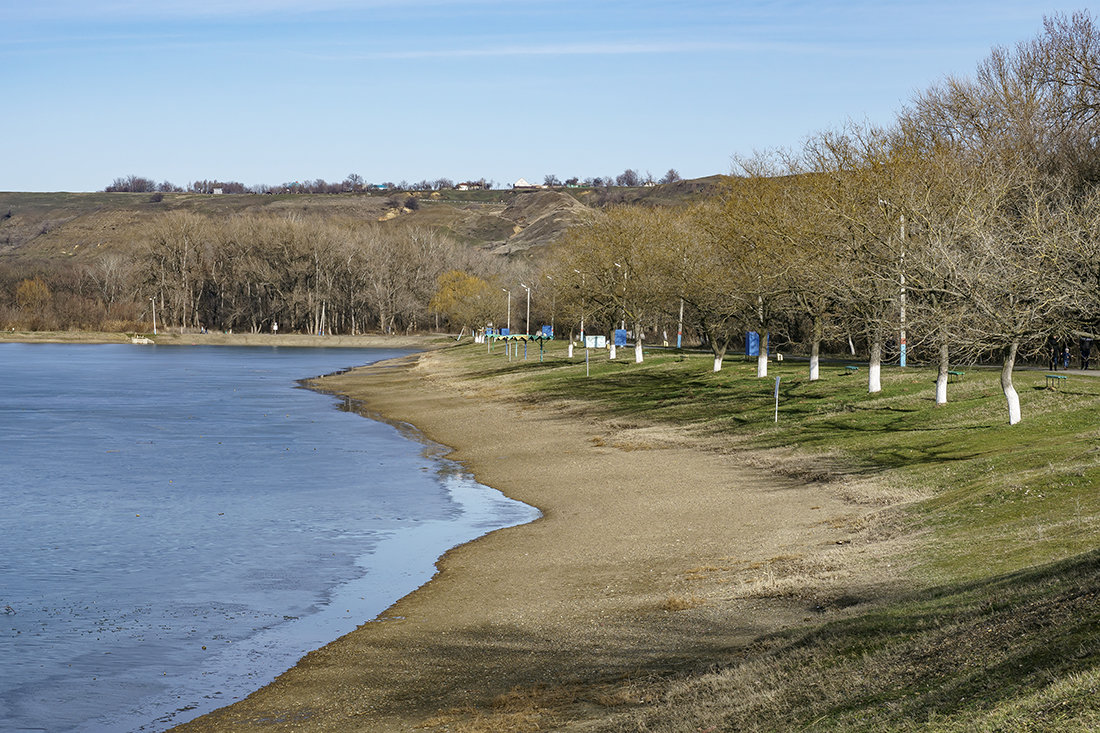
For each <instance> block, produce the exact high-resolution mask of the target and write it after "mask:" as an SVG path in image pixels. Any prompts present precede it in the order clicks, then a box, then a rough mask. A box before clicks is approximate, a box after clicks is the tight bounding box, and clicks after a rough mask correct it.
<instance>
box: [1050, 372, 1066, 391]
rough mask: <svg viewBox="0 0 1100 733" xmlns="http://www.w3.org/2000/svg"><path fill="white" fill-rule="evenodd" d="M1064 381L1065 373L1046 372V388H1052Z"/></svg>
mask: <svg viewBox="0 0 1100 733" xmlns="http://www.w3.org/2000/svg"><path fill="white" fill-rule="evenodd" d="M1065 383H1066V375H1065V374H1048V375H1047V388H1048V389H1054V388H1055V387H1057V386H1058V385H1059V384H1065Z"/></svg>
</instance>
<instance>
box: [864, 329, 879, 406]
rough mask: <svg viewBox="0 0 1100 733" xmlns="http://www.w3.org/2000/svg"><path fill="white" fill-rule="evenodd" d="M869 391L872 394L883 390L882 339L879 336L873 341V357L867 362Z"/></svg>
mask: <svg viewBox="0 0 1100 733" xmlns="http://www.w3.org/2000/svg"><path fill="white" fill-rule="evenodd" d="M867 391H868V392H869V393H871V394H876V393H878V392H881V391H882V339H880V338H878V337H875V339H874V340H873V341H872V342H871V359H870V361H869V362H868V363H867Z"/></svg>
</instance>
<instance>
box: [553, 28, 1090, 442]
mask: <svg viewBox="0 0 1100 733" xmlns="http://www.w3.org/2000/svg"><path fill="white" fill-rule="evenodd" d="M1098 70H1100V32H1098V30H1097V28H1096V26H1095V24H1094V22H1093V20H1092V18H1091V16H1089V15H1088V14H1085V13H1080V14H1076V15H1074V16H1072V17H1068V18H1067V17H1061V16H1059V17H1054V18H1050V19H1048V20H1047V21H1046V24H1045V30H1044V32H1043V33H1042V34H1041V35H1040V36H1039V37H1038V38H1036V39H1035V40H1033V41H1030V42H1028V43H1024V44H1021V45H1020V46H1018V47H1017V48H1015V49H1011V50H1006V49H998V50H995V51H994V52H993V53H992V55H991V56H990V57H989V58H988V59H987V60H986V61H985V62H984V63H983V64H982V65H981V66H980V67H979V69H978V70H977V73H976V74H975V75H974V76H973V77H969V78H965V79H963V78H951V79H947V80H946V81H944V82H943V83H942V84H939V85H937V86H935V87H933V88H931V89H929V90H927V91H925V92H923V93H921V94H920V95H918V96H917V97H916V98H915V100H914V101H913V103H912V104H911V105H910V106H909V107H907V108H906V109H905V110H903V112H902V113H901V114H900V115H899V117H898V119H897V120H896V122H895V123H894V124H893V125H891V126H890V127H888V128H877V127H873V126H869V125H859V124H850V125H848V126H846V127H844V128H842V129H839V130H834V131H828V132H824V133H819V134H816V135H813V136H811V137H810V138H809V139H808V140H807V142H806V144H805V145H804V147H803V148H802V149H801V150H799V151H796V152H788V153H783V154H774V155H767V156H757V157H755V158H752V159H748V160H742V161H739V168H740V171H739V173H740V175H738V176H736V177H734V178H733V179H731V181H730V182H729V185H728V186H727V188H726V190H725V192H724V195H723V196H722V197H721V198H720V200H717V201H712V202H708V203H706V204H703V205H699V206H696V207H694V208H692V209H691V210H687V211H669V210H641V209H637V208H634V209H630V208H620V209H613V210H609V211H606V212H601V213H598V214H596V215H595V216H593V217H592V219H591V221H589V222H588V223H587V224H586V225H585V226H583V227H581V228H578V229H577V230H576V231H575V232H574V234H573V236H572V238H571V240H570V241H569V242H568V243H567V244H566V245H564V246H563V247H562V248H561V251H560V252H559V254H558V261H557V263H556V265H555V267H554V270H553V278H554V282H555V283H558V284H559V287H560V292H559V293H558V294H557V297H556V300H557V303H559V304H560V305H561V306H562V307H564V308H565V309H568V311H569V312H570V314H571V316H572V317H573V318H575V319H578V320H579V318H580V317H582V316H583V317H585V318H586V319H587V321H588V323H590V324H591V323H601V324H602V325H603V326H605V327H606V326H609V325H610V324H612V323H614V322H615V321H619V322H625V323H627V324H631V325H632V326H633V329H634V331H635V333H636V334H637V335H638V336H639V338H638V344H639V346H638V347H637V349H638V350H637V354H638V355H637V358H638V359H641V350H640V342H641V335H642V334H644V333H645V332H646V330H647V329H649V328H653V327H658V326H659V325H660V324H662V323H663V324H668V323H669V322H670V321H674V320H675V319H677V318H678V317H679V315H680V313H683V318H684V320H685V321H686V322H687V323H688V324H689V326H690V327H691V328H692V329H694V330H697V331H698V332H699V333H701V334H702V335H703V339H704V341H705V342H706V343H707V344H709V345H710V348H711V349H712V350H713V352H714V356H715V369H716V370H717V369H719V368H720V367H721V362H722V357H723V355H724V353H725V350H726V348H727V347H728V345H729V344H730V342H731V340H732V339H734V338H736V337H737V336H738V335H739V334H743V333H744V332H745V331H748V330H753V331H757V332H759V333H761V334H762V335H763V336H765V337H767V336H768V335H771V336H772V337H773V342H774V341H776V340H779V341H799V342H801V343H804V344H806V346H807V350H808V351H809V353H810V356H811V359H810V378H811V379H816V378H817V376H818V359H817V357H818V353H819V349H820V344H821V342H822V340H823V339H826V338H830V337H831V338H835V339H843V338H850V337H851V336H853V335H854V336H856V338H857V339H859V340H860V341H862V343H864V344H865V347H866V349H867V351H868V354H869V370H868V373H869V376H868V379H869V382H868V388H869V390H870V391H871V392H877V391H879V390H880V389H881V381H880V367H881V362H882V358H883V351H884V348H885V346H886V345H887V343H888V342H889V341H890V340H892V339H898V340H900V344H899V346H900V348H901V350H902V353H903V354H905V353H906V350H910V351H909V353H912V351H911V350H913V349H915V350H916V352H917V353H918V354H920V355H922V356H923V357H924V358H926V359H929V360H934V361H935V362H936V363H937V364H938V365H939V378H938V382H937V401H938V402H940V403H942V402H945V401H946V399H947V392H946V390H947V381H948V380H947V377H948V370H949V364H950V363H952V362H956V363H958V362H970V361H974V360H976V359H988V358H991V357H993V356H998V357H999V358H1000V360H1001V363H1002V365H1003V368H1002V378H1001V380H1002V387H1003V390H1004V394H1005V397H1006V401H1007V404H1008V410H1009V420H1010V422H1011V423H1015V422H1018V421H1019V419H1020V406H1019V398H1018V396H1017V394H1016V391H1015V389H1014V387H1013V385H1012V369H1013V366H1014V364H1015V362H1016V360H1017V358H1018V357H1019V356H1020V355H1021V354H1025V353H1029V352H1036V351H1038V350H1040V349H1043V348H1045V347H1046V346H1047V345H1048V344H1049V343H1051V342H1052V341H1064V340H1066V339H1075V338H1076V337H1079V336H1084V335H1091V334H1093V332H1094V331H1096V323H1097V321H1098V319H1100V231H1098V228H1100V188H1098V185H1097V184H1098V183H1100V175H1098V174H1100V147H1098V141H1100V134H1098V133H1100V129H1097V126H1098V124H1100V122H1098V120H1100V116H1098V113H1100V71H1098ZM666 328H667V325H666ZM766 368H767V362H766V359H764V358H762V359H761V361H760V363H759V367H758V369H759V374H760V375H761V376H763V375H764V374H766Z"/></svg>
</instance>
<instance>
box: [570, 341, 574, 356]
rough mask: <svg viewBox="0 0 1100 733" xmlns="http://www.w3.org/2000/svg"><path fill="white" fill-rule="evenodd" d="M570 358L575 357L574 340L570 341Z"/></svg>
mask: <svg viewBox="0 0 1100 733" xmlns="http://www.w3.org/2000/svg"><path fill="white" fill-rule="evenodd" d="M569 358H570V359H572V358H573V342H572V341H570V342H569Z"/></svg>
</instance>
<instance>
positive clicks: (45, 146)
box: [0, 0, 1084, 191]
mask: <svg viewBox="0 0 1100 733" xmlns="http://www.w3.org/2000/svg"><path fill="white" fill-rule="evenodd" d="M1083 7H1084V6H1081V5H1080V4H1076V5H1075V4H1068V3H1061V2H1055V1H1054V0H1051V2H1046V3H1044V2H1034V1H1025V0H995V1H994V0H982V1H980V2H967V1H966V0H952V1H949V0H929V1H927V2H924V1H922V0H908V1H895V0H878V1H877V2H872V1H870V0H786V1H784V0H776V1H774V2H766V1H765V0H726V1H724V2H720V1H718V0H678V1H673V0H666V1H658V0H632V1H626V0H296V1H294V0H219V1H216V0H98V1H97V0H35V1H34V2H28V1H27V0H0V19H2V20H0V142H2V144H3V152H2V153H0V191H96V190H102V189H103V188H104V187H106V186H107V185H109V184H110V183H111V182H112V181H113V180H114V179H115V178H119V177H124V176H127V175H138V176H143V177H146V178H151V179H153V180H156V181H158V182H159V181H165V180H167V181H170V182H172V183H174V184H176V185H179V186H186V185H187V184H188V183H190V182H191V181H196V180H215V179H216V180H223V181H224V180H228V181H240V182H242V183H245V184H246V185H257V184H267V185H272V186H274V185H278V184H281V183H285V182H291V181H302V180H315V179H318V178H320V179H324V180H326V181H342V180H344V179H345V178H347V177H348V175H350V174H353V173H354V174H358V175H360V176H362V178H363V179H364V180H365V181H368V182H374V183H381V182H384V181H393V182H400V181H408V182H410V183H411V182H417V181H420V180H424V179H427V180H435V179H438V178H448V179H451V180H453V181H456V182H457V181H462V180H476V179H480V178H485V179H487V180H491V181H493V182H494V183H495V185H496V187H498V188H500V187H504V186H508V185H510V184H511V183H513V182H514V181H516V180H517V179H519V178H521V177H522V178H526V179H527V180H528V181H531V182H533V183H541V182H542V180H543V178H544V177H545V176H547V175H555V176H557V177H558V178H560V179H566V178H569V177H573V176H577V177H579V178H582V179H583V178H587V177H596V176H600V177H607V176H616V175H618V174H619V173H622V172H623V171H624V170H626V169H628V168H631V169H634V170H636V171H638V172H640V173H642V174H643V175H644V174H646V173H651V174H652V175H653V176H654V177H655V178H660V177H661V176H663V175H664V174H665V172H666V171H668V170H669V169H675V170H676V171H677V172H678V173H679V174H680V175H681V176H683V177H684V178H696V177H702V176H709V175H714V174H717V173H729V172H730V171H731V170H732V166H733V161H734V159H735V157H736V156H750V155H752V154H753V153H754V152H755V151H765V150H774V149H777V148H784V149H797V148H798V147H799V146H800V145H801V144H802V142H803V141H804V139H805V138H806V136H807V135H809V134H812V133H815V132H819V131H822V130H826V129H830V128H835V127H838V126H840V125H842V124H844V123H845V122H846V121H847V120H856V121H866V122H870V123H874V124H889V123H890V122H891V121H892V120H893V119H894V116H895V114H896V112H897V110H898V109H899V108H901V107H902V106H903V105H904V104H905V103H906V102H907V101H908V100H910V99H911V98H912V96H913V95H914V94H915V93H916V92H918V91H920V90H923V89H926V88H927V87H928V86H930V85H931V84H933V83H935V82H936V81H938V80H940V79H942V78H943V77H944V76H946V75H948V74H954V75H960V76H967V75H970V74H971V73H972V72H973V70H974V69H975V67H976V65H977V64H978V63H979V62H980V61H981V60H982V59H984V58H985V57H986V56H987V55H988V54H989V51H990V50H991V49H992V48H993V47H994V46H998V45H1000V46H1013V45H1015V44H1016V43H1017V42H1019V41H1025V40H1028V39H1030V38H1032V37H1034V36H1036V35H1037V34H1038V33H1039V32H1040V31H1041V30H1042V21H1043V16H1044V15H1045V14H1046V15H1049V14H1052V13H1067V14H1068V13H1071V12H1072V11H1074V10H1076V9H1083Z"/></svg>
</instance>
